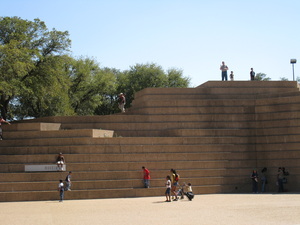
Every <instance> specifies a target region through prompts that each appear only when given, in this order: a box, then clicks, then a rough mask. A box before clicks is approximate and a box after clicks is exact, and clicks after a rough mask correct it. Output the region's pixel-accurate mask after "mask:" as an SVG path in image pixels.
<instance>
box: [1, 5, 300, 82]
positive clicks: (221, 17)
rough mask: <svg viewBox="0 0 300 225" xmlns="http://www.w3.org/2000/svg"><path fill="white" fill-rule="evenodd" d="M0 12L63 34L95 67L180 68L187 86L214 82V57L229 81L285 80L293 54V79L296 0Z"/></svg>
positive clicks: (298, 20) (299, 54)
mask: <svg viewBox="0 0 300 225" xmlns="http://www.w3.org/2000/svg"><path fill="white" fill-rule="evenodd" d="M0 16H10V17H11V16H18V17H21V18H22V19H27V20H33V19H34V18H39V19H40V20H42V21H44V22H45V23H46V25H47V27H48V28H49V29H50V30H51V29H52V28H55V29H56V30H59V31H69V33H70V39H71V40H72V48H71V50H72V55H73V56H74V57H80V56H88V57H91V58H94V59H95V60H96V61H97V62H99V64H100V66H101V67H110V68H116V69H120V70H121V71H123V70H127V69H129V68H130V66H134V65H135V64H136V63H142V64H145V63H156V64H157V65H160V66H162V68H163V69H164V70H167V69H170V68H176V69H181V70H183V75H184V76H187V77H190V78H191V87H194V86H198V85H200V84H202V83H204V82H206V81H210V80H220V79H221V73H220V70H219V68H220V64H221V62H222V61H225V63H226V64H227V65H228V67H229V71H231V70H232V71H234V74H235V80H249V79H250V75H249V72H250V68H251V67H253V68H254V71H255V72H256V73H260V72H261V73H265V74H267V76H268V77H270V78H271V79H272V80H279V79H280V77H285V78H288V79H289V80H293V73H292V66H291V64H290V59H292V58H295V59H297V60H298V61H297V63H296V64H295V78H296V77H298V76H299V77H300V29H299V24H300V1H299V0H285V1H283V0H251V1H248V0H226V1H225V0H84V1H81V0H51V1H50V0H47V1H46V0H0Z"/></svg>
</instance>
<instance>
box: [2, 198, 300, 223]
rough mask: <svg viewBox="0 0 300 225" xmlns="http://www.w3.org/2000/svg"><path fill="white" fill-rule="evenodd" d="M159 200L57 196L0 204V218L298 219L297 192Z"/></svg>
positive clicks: (128, 220)
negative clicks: (72, 198) (41, 199)
mask: <svg viewBox="0 0 300 225" xmlns="http://www.w3.org/2000/svg"><path fill="white" fill-rule="evenodd" d="M69 193H70V192H67V193H66V195H68V194H69ZM56 194H57V197H58V193H56ZM164 201H165V197H164V196H163V194H162V195H161V196H160V197H144V198H115V199H97V200H72V201H68V200H67V201H64V202H63V203H59V202H58V200H56V201H39V202H10V203H0V220H1V221H6V223H7V224H14V225H40V224H43V225H52V224H58V225H61V224H64V225H82V224H114V225H119V224H120V225H121V224H122V225H140V224H144V223H145V219H146V220H147V224H156V225H165V224H173V225H190V224H209V225H228V224H238V225H253V224H255V225H265V224H268V225H296V224H299V222H300V215H299V211H300V195H299V194H257V195H255V194H236V195H234V194H225V195H224V194H214V195H196V196H195V198H194V200H193V201H188V200H187V199H183V200H181V201H178V202H164ZM170 214H171V215H172V216H170ZM166 215H167V216H166ZM187 215H188V216H187ZM57 218H61V219H57Z"/></svg>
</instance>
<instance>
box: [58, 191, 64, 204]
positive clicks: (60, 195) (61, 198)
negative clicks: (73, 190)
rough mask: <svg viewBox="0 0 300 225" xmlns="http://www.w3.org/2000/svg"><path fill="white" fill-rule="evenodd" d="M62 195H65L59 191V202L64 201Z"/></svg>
mask: <svg viewBox="0 0 300 225" xmlns="http://www.w3.org/2000/svg"><path fill="white" fill-rule="evenodd" d="M64 194H65V192H64V191H60V192H59V197H60V201H61V202H62V201H63V200H64Z"/></svg>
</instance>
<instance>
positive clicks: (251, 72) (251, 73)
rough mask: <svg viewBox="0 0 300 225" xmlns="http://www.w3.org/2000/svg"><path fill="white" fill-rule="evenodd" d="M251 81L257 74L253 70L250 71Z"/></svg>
mask: <svg viewBox="0 0 300 225" xmlns="http://www.w3.org/2000/svg"><path fill="white" fill-rule="evenodd" d="M250 79H251V80H254V79H255V72H254V71H253V68H251V69H250Z"/></svg>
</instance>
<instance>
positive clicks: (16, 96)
mask: <svg viewBox="0 0 300 225" xmlns="http://www.w3.org/2000/svg"><path fill="white" fill-rule="evenodd" d="M68 36H69V34H68V32H67V31H65V32H61V31H57V30H55V29H53V30H51V31H49V30H48V29H47V27H46V25H45V23H44V22H42V21H40V20H39V19H34V21H28V20H22V19H21V18H19V17H0V110H1V115H2V116H3V117H4V118H6V117H7V113H8V111H9V107H10V106H12V107H11V109H14V108H16V107H15V106H16V105H18V104H19V105H21V102H23V103H24V102H29V101H30V100H32V99H25V97H26V95H27V97H32V96H35V97H36V106H38V105H39V106H40V107H35V109H34V110H32V112H33V111H34V113H30V110H28V109H27V112H28V116H39V115H48V114H49V113H46V112H45V111H47V110H45V109H44V107H43V106H44V105H46V106H47V108H48V109H49V108H51V109H53V105H52V104H51V103H50V102H52V103H53V102H56V101H60V99H59V96H58V95H55V93H52V94H50V95H49V92H51V91H53V92H55V91H57V90H59V89H60V88H63V87H64V85H65V84H66V83H65V82H63V83H58V82H56V80H57V79H58V78H57V75H56V74H55V73H54V70H55V68H54V67H53V66H55V65H56V64H57V63H59V61H60V60H61V59H62V57H61V56H62V55H63V54H64V53H65V52H66V51H68V50H69V47H70V44H71V41H70V40H69V38H68ZM60 84H62V86H61V87H60ZM44 85H47V87H45V86H44ZM53 85H57V87H54V88H51V86H53ZM42 87H44V88H45V89H43V88H42ZM39 90H40V91H39ZM45 90H47V92H46V93H45V92H44V91H45ZM44 95H46V96H44ZM44 101H47V102H44ZM12 102H13V103H14V104H15V105H12V104H11V103H12ZM27 107H29V106H28V105H27ZM25 108H26V107H25V106H24V107H23V109H22V110H19V112H21V111H23V110H25V111H26V109H25ZM50 114H51V113H50ZM10 117H11V118H12V117H14V115H13V114H12V111H11V114H10Z"/></svg>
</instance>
